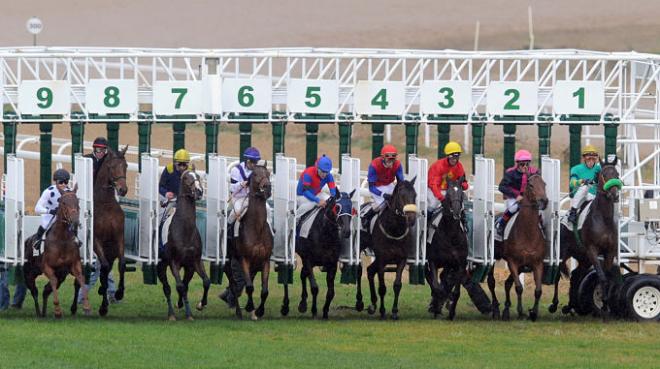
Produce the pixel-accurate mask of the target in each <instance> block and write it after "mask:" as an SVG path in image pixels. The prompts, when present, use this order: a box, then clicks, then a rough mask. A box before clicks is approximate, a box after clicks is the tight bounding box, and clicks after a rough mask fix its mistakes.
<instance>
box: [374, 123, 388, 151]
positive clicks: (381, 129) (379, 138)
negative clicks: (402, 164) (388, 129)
mask: <svg viewBox="0 0 660 369" xmlns="http://www.w3.org/2000/svg"><path fill="white" fill-rule="evenodd" d="M384 141H385V125H384V124H381V123H374V124H372V125H371V159H373V158H376V157H379V156H380V149H382V148H383V143H384Z"/></svg>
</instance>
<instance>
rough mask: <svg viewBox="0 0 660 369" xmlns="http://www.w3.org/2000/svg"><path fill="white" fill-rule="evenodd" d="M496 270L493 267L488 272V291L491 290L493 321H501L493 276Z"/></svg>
mask: <svg viewBox="0 0 660 369" xmlns="http://www.w3.org/2000/svg"><path fill="white" fill-rule="evenodd" d="M494 269H495V268H494V267H491V268H490V271H489V272H488V289H489V290H490V296H491V306H492V310H493V311H492V316H493V319H494V320H499V319H500V302H499V301H498V300H497V295H496V294H495V275H494V274H493V270H494Z"/></svg>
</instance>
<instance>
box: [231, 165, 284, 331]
mask: <svg viewBox="0 0 660 369" xmlns="http://www.w3.org/2000/svg"><path fill="white" fill-rule="evenodd" d="M248 188H249V193H248V198H249V200H248V206H247V209H246V210H245V213H244V214H243V216H242V217H241V219H240V225H239V230H238V237H235V238H234V239H233V240H232V241H231V242H230V243H229V244H228V247H227V248H228V250H227V253H228V256H229V257H230V258H236V259H237V260H238V261H239V264H240V266H241V270H242V273H243V279H244V280H245V292H246V294H247V297H248V301H247V304H246V305H245V310H246V311H247V312H248V313H250V315H251V318H252V319H253V320H256V319H258V318H261V317H263V315H264V312H265V304H266V299H267V298H268V274H269V273H270V256H271V254H272V253H273V233H272V231H271V229H270V225H269V224H268V221H267V218H268V214H267V213H268V212H267V209H266V200H267V199H268V198H269V197H270V196H271V193H272V186H271V183H270V171H268V169H267V168H266V166H265V165H256V166H255V167H254V169H253V170H252V174H250V177H249V178H248ZM230 260H231V259H230ZM224 272H225V274H227V277H228V279H229V287H230V289H231V291H232V294H233V296H234V305H235V308H236V317H238V318H239V319H242V312H241V308H240V306H239V304H238V295H239V293H240V289H239V288H238V286H237V283H236V282H235V280H234V276H233V273H234V272H233V270H232V268H231V261H230V262H228V263H226V264H225V268H224ZM257 272H261V301H260V304H259V306H258V307H257V308H256V310H255V307H254V300H253V297H252V294H253V293H254V277H255V276H256V274H257Z"/></svg>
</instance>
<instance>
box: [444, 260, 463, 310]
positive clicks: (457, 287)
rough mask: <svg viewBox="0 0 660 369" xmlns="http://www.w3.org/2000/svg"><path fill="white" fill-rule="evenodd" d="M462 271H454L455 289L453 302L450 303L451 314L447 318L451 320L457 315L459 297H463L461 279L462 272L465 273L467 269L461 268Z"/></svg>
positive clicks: (452, 296) (453, 281)
mask: <svg viewBox="0 0 660 369" xmlns="http://www.w3.org/2000/svg"><path fill="white" fill-rule="evenodd" d="M461 270H462V272H458V271H454V273H453V274H452V276H454V277H455V278H454V279H453V280H452V283H453V286H454V287H453V291H452V293H451V299H450V301H451V304H450V305H449V314H448V315H447V319H449V320H454V317H455V316H456V306H457V305H458V299H460V298H461V281H462V280H463V278H462V277H463V276H462V274H464V273H465V269H461Z"/></svg>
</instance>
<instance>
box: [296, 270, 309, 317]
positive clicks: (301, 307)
mask: <svg viewBox="0 0 660 369" xmlns="http://www.w3.org/2000/svg"><path fill="white" fill-rule="evenodd" d="M303 263H304V262H303ZM300 284H301V285H302V293H301V295H300V303H299V304H298V312H299V313H301V314H304V313H305V312H307V268H305V267H304V264H303V267H302V268H300Z"/></svg>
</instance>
